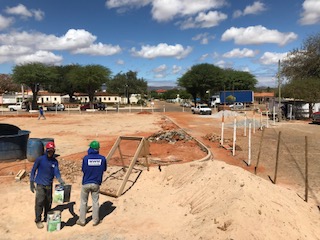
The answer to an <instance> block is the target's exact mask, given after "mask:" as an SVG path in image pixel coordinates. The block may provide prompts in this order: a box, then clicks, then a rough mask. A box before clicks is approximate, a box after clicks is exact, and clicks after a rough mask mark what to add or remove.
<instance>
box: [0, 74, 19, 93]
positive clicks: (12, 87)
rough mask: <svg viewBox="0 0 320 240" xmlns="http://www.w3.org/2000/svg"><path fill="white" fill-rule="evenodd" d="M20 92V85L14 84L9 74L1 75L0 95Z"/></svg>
mask: <svg viewBox="0 0 320 240" xmlns="http://www.w3.org/2000/svg"><path fill="white" fill-rule="evenodd" d="M19 90H20V85H19V84H17V83H15V82H13V79H12V77H11V76H10V75H9V74H0V93H5V92H17V91H19Z"/></svg>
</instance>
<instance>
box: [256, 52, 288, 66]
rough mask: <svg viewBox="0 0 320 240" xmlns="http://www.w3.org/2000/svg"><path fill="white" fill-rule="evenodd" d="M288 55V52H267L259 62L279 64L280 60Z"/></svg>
mask: <svg viewBox="0 0 320 240" xmlns="http://www.w3.org/2000/svg"><path fill="white" fill-rule="evenodd" d="M286 57H287V53H275V52H265V53H264V54H263V55H262V57H261V58H260V59H259V62H260V63H261V64H263V65H271V64H277V63H278V62H279V60H282V59H284V58H286Z"/></svg>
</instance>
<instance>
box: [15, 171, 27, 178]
mask: <svg viewBox="0 0 320 240" xmlns="http://www.w3.org/2000/svg"><path fill="white" fill-rule="evenodd" d="M25 174H26V170H24V169H22V170H20V171H19V172H18V174H17V175H16V176H15V179H16V180H19V181H20V180H21V178H23V177H24V176H25Z"/></svg>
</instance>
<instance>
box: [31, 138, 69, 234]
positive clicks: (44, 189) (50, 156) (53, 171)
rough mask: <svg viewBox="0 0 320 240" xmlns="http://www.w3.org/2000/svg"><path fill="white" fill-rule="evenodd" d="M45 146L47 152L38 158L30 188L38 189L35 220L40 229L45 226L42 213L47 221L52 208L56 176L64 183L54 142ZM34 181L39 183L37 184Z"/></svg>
mask: <svg viewBox="0 0 320 240" xmlns="http://www.w3.org/2000/svg"><path fill="white" fill-rule="evenodd" d="M45 148H46V152H45V154H44V155H42V156H40V157H38V158H37V159H36V161H35V162H34V164H33V167H32V170H31V174H30V190H31V191H32V192H33V193H34V191H36V200H35V215H36V218H35V222H36V225H37V227H38V228H39V229H40V228H43V224H42V222H41V215H42V213H43V212H44V222H46V220H47V214H48V212H49V211H50V209H51V204H52V182H53V178H54V177H56V178H57V179H58V181H59V183H60V184H62V185H64V181H63V180H62V178H61V175H60V170H59V164H58V161H57V159H56V158H55V154H54V153H55V145H54V142H48V143H47V144H46V146H45ZM34 183H37V186H35V184H34Z"/></svg>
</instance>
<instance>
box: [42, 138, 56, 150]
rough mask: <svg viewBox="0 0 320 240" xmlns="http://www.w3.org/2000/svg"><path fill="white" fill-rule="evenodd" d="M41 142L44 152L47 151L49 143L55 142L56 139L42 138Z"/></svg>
mask: <svg viewBox="0 0 320 240" xmlns="http://www.w3.org/2000/svg"><path fill="white" fill-rule="evenodd" d="M40 140H41V142H42V145H43V150H44V151H46V145H47V143H48V142H54V138H41V139H40Z"/></svg>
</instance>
